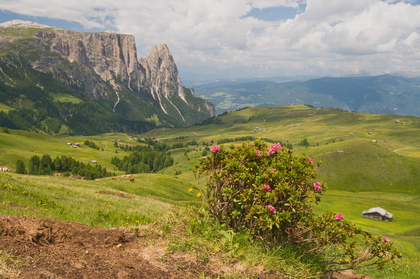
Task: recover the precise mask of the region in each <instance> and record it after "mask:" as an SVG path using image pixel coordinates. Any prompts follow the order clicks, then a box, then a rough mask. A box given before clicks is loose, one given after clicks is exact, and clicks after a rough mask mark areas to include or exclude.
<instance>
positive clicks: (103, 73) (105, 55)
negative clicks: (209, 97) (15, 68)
mask: <svg viewBox="0 0 420 279" xmlns="http://www.w3.org/2000/svg"><path fill="white" fill-rule="evenodd" d="M29 27H30V28H31V29H30V30H32V31H31V32H33V33H32V34H33V39H30V40H27V41H26V42H25V44H26V45H25V46H26V47H23V45H22V36H15V37H13V36H1V37H0V48H3V49H4V48H13V47H14V48H17V47H16V46H14V44H19V43H20V47H18V49H20V53H19V56H20V57H22V56H24V57H26V58H27V59H28V60H29V63H30V64H31V66H32V68H33V69H34V70H36V71H40V72H43V73H48V74H51V75H52V76H53V77H54V79H56V80H58V81H60V82H62V83H64V84H66V86H68V87H69V88H72V90H74V91H76V92H77V93H79V94H82V95H84V96H86V97H88V98H90V99H91V100H99V101H100V100H108V101H111V102H112V103H113V108H112V110H113V112H116V113H118V112H119V110H122V109H127V106H128V105H129V104H133V102H134V101H133V99H141V102H142V104H148V105H151V106H153V107H155V108H158V109H160V110H161V111H162V112H163V113H164V114H165V115H167V116H169V117H170V118H174V119H175V120H176V121H174V123H175V122H179V121H181V122H180V123H184V124H187V125H188V124H192V123H193V122H194V121H197V116H198V115H201V116H199V117H198V119H204V118H206V117H211V116H214V114H215V109H214V106H213V105H212V104H211V103H209V102H207V101H204V100H202V99H200V98H196V97H194V96H193V91H192V90H189V89H185V88H184V87H183V86H182V82H181V78H180V76H179V74H178V70H177V67H176V64H175V61H174V58H173V57H172V55H171V53H170V51H169V49H168V47H167V46H166V45H161V46H159V47H157V46H154V47H152V50H151V52H150V55H149V56H148V57H147V58H140V59H138V58H137V50H136V45H135V38H134V36H132V35H124V34H116V33H108V32H105V33H79V32H74V31H69V30H62V29H57V28H51V27H47V26H43V25H39V24H36V23H31V22H22V21H12V22H7V23H3V24H0V31H2V30H1V29H3V33H5V34H10V33H8V32H7V31H5V30H8V29H10V28H14V30H15V32H14V34H15V33H16V30H20V31H19V32H20V33H25V32H29V31H28V30H29V29H28V30H25V29H27V28H29ZM19 32H18V33H19ZM7 46H8V47H7ZM17 59H21V58H17ZM0 74H1V73H0ZM123 105H124V106H123ZM136 109H137V110H139V109H140V108H136ZM140 110H141V109H140ZM149 111H151V110H149ZM120 112H121V111H120ZM121 113H122V112H121ZM133 114H135V115H137V114H138V113H133ZM150 114H156V112H153V113H152V112H150ZM151 116H152V115H144V118H145V119H147V118H148V117H151ZM164 118H165V117H164ZM130 120H131V119H130Z"/></svg>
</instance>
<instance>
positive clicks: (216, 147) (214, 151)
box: [210, 146, 220, 153]
mask: <svg viewBox="0 0 420 279" xmlns="http://www.w3.org/2000/svg"><path fill="white" fill-rule="evenodd" d="M210 151H211V152H213V153H217V152H220V147H218V146H212V147H210Z"/></svg>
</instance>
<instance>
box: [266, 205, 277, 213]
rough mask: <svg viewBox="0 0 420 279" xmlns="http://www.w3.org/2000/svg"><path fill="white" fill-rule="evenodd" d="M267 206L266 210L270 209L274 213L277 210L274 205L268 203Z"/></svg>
mask: <svg viewBox="0 0 420 279" xmlns="http://www.w3.org/2000/svg"><path fill="white" fill-rule="evenodd" d="M267 207H268V210H270V211H271V213H276V212H277V210H276V209H275V208H274V206H272V205H271V204H270V205H268V206H267Z"/></svg>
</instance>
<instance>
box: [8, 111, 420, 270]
mask: <svg viewBox="0 0 420 279" xmlns="http://www.w3.org/2000/svg"><path fill="white" fill-rule="evenodd" d="M208 122H211V123H210V124H205V125H204V124H203V125H196V126H190V127H187V128H160V129H155V130H152V131H149V132H147V133H144V134H141V135H127V134H100V135H95V136H83V137H82V136H78V137H76V136H75V137H70V136H51V135H46V134H37V133H33V132H27V131H20V130H13V129H8V130H7V129H2V128H0V154H1V155H0V167H8V168H10V169H11V171H12V172H13V171H14V167H15V163H16V161H17V160H18V159H21V160H23V161H24V162H25V163H28V160H29V158H30V157H31V156H33V155H42V154H49V155H51V156H52V157H54V156H56V155H67V156H72V157H74V158H75V159H76V160H81V161H83V162H85V163H88V162H90V161H91V160H97V162H98V163H100V164H101V165H102V166H104V167H106V168H107V169H108V170H114V166H113V165H112V164H111V163H110V160H111V158H112V157H114V156H117V157H119V158H122V157H124V156H126V155H129V154H130V152H129V151H123V150H122V149H116V148H115V147H114V142H113V141H117V142H118V140H119V139H120V140H122V141H120V144H121V145H130V146H131V145H133V146H134V145H142V144H143V143H139V142H137V141H135V140H133V139H135V138H140V139H145V138H148V137H149V138H153V139H156V140H158V141H159V142H160V143H164V144H166V145H168V146H171V147H172V149H170V151H169V152H170V154H171V156H172V157H173V158H174V161H175V163H174V165H173V166H171V167H168V168H165V169H163V170H161V171H160V172H159V173H158V174H135V175H133V178H134V179H135V181H134V182H132V183H131V182H130V181H129V180H128V179H127V178H122V177H121V175H123V172H122V171H117V170H115V172H116V173H117V177H115V179H114V180H113V179H110V180H107V179H101V180H100V181H86V180H79V179H74V178H69V177H51V176H29V175H17V174H11V175H9V174H0V186H1V187H2V188H1V191H0V197H1V202H0V205H1V207H0V208H1V211H0V213H3V214H25V215H34V216H39V217H51V218H57V219H64V220H76V221H80V222H84V223H87V224H89V225H95V226H102V227H114V226H119V225H124V226H130V225H133V224H136V221H138V223H144V224H146V223H150V222H155V221H156V220H158V219H159V218H160V217H159V216H164V212H167V211H171V208H172V206H173V205H174V204H178V205H194V204H195V205H199V204H200V198H198V197H197V195H196V194H197V193H198V184H197V181H196V177H195V176H194V173H193V172H192V169H193V167H194V165H195V164H196V163H197V162H198V161H199V159H200V158H201V157H203V156H205V155H206V152H208V151H207V147H209V146H212V145H221V142H223V144H224V145H225V146H229V145H231V144H238V143H240V142H242V141H243V140H244V139H253V138H258V139H264V140H266V141H269V142H283V143H285V144H286V143H287V144H291V145H292V146H293V150H294V153H295V154H302V153H304V154H306V155H307V156H310V157H311V158H313V159H314V161H315V162H317V161H321V162H322V164H321V166H320V168H319V176H318V179H319V181H322V182H323V183H326V184H327V185H328V188H329V191H327V193H326V195H325V196H324V197H323V199H322V201H321V203H320V204H319V205H318V206H317V207H316V208H315V211H316V212H318V213H321V212H325V211H327V210H328V211H332V212H340V213H342V214H344V215H345V216H346V219H347V220H351V221H352V222H355V223H357V224H358V225H360V226H362V227H363V228H364V229H366V230H368V231H371V232H372V233H374V234H381V235H387V236H388V237H390V238H391V239H392V241H393V242H394V243H395V245H396V246H397V247H398V248H399V249H400V250H401V252H402V253H403V254H404V255H405V257H404V258H402V259H401V260H400V261H399V262H398V266H399V267H398V268H399V269H398V268H393V269H392V270H391V269H388V270H385V271H381V272H374V273H371V275H372V276H374V278H396V277H395V276H400V275H401V274H402V273H401V272H402V271H404V273H403V276H402V277H398V278H417V277H415V274H416V270H417V269H418V268H420V262H419V258H418V255H419V252H420V234H419V226H420V224H419V222H418V220H419V218H420V213H419V212H420V204H419V200H420V199H419V197H420V184H419V181H420V167H419V166H420V142H419V141H418V139H419V137H420V118H418V117H411V116H397V115H391V114H388V115H371V114H361V113H355V112H347V111H343V110H338V109H317V108H313V107H308V106H303V105H299V106H285V107H250V108H246V109H241V110H238V111H234V112H229V113H224V114H223V115H221V116H218V117H214V118H212V119H210V120H209V121H208ZM131 136H134V138H133V137H131ZM85 140H89V141H93V142H95V143H96V144H97V145H98V147H99V148H100V149H99V150H97V149H92V148H90V147H87V146H84V145H81V146H80V147H79V148H72V146H69V145H67V143H69V142H70V143H83V142H84V141H85ZM302 143H305V144H304V145H302ZM117 152H118V153H117ZM118 179H119V180H118ZM202 183H203V181H202ZM128 196H129V197H130V198H127V197H128ZM56 197H58V198H56ZM64 197H66V198H65V199H64ZM376 206H380V207H383V208H385V209H386V210H388V211H390V212H391V213H393V214H394V216H395V218H394V220H393V221H392V222H379V221H374V220H369V219H364V218H362V217H361V211H363V210H366V209H369V208H370V207H376ZM128 220H130V221H128ZM413 276H414V277H413Z"/></svg>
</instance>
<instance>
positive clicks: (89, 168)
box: [16, 154, 115, 179]
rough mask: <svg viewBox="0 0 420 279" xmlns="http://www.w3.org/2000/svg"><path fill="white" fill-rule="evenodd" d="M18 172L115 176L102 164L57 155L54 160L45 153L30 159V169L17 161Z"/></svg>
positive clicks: (95, 176) (88, 177) (20, 161)
mask: <svg viewBox="0 0 420 279" xmlns="http://www.w3.org/2000/svg"><path fill="white" fill-rule="evenodd" d="M16 172H17V173H22V174H25V173H28V174H30V175H51V174H53V173H63V175H66V176H67V175H70V174H72V175H78V176H81V177H84V178H86V179H97V178H102V177H107V176H115V173H111V172H108V171H107V169H106V168H103V167H102V166H101V165H100V164H96V163H95V164H94V165H91V164H89V163H88V164H85V163H83V162H80V161H77V160H75V159H74V158H72V157H67V156H61V157H60V156H57V157H56V158H55V159H54V160H53V159H52V158H51V156H50V155H48V154H45V155H42V156H41V157H39V156H38V155H34V156H32V157H31V158H30V159H29V165H28V169H26V166H25V164H24V162H23V161H22V160H18V161H17V162H16Z"/></svg>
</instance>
